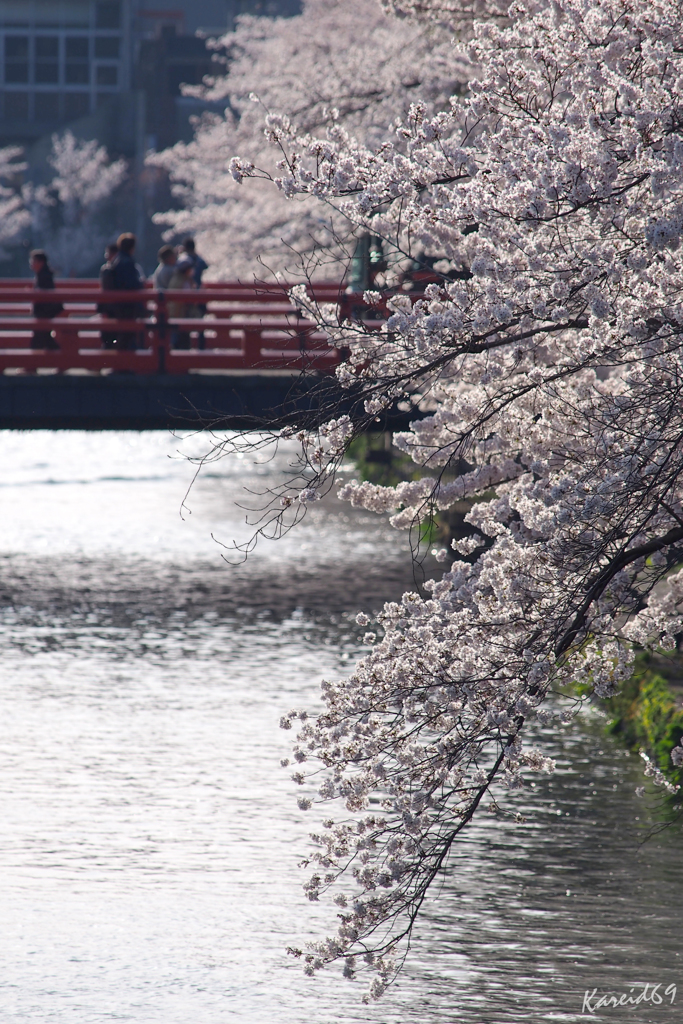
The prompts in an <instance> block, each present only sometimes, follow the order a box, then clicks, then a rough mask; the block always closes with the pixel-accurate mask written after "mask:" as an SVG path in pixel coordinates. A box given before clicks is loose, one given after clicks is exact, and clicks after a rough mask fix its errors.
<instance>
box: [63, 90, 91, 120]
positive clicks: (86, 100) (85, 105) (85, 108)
mask: <svg viewBox="0 0 683 1024" xmlns="http://www.w3.org/2000/svg"><path fill="white" fill-rule="evenodd" d="M89 113H90V93H88V92H66V93H64V116H65V117H66V119H67V121H71V120H73V119H74V118H76V117H85V115H86V114H89Z"/></svg>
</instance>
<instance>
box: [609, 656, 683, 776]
mask: <svg viewBox="0 0 683 1024" xmlns="http://www.w3.org/2000/svg"><path fill="white" fill-rule="evenodd" d="M681 672H682V666H681V663H680V660H679V659H678V658H675V659H670V660H669V659H665V658H663V657H659V656H656V655H650V654H644V653H641V654H639V655H638V656H637V658H636V670H635V672H634V673H633V675H632V676H631V678H630V679H629V680H628V682H627V683H625V684H624V686H623V687H622V689H621V691H620V692H619V693H618V694H617V695H616V696H615V697H610V698H609V700H606V701H605V702H604V703H605V707H606V709H607V713H608V714H609V716H610V718H611V722H610V725H609V731H610V732H611V733H612V734H614V735H616V736H618V737H619V738H620V739H621V741H622V742H623V743H624V744H625V745H626V746H627V747H629V748H630V749H631V750H644V751H645V753H647V754H649V756H650V757H651V759H652V761H653V762H654V763H655V764H656V765H657V767H659V768H661V770H662V771H663V772H664V773H665V775H666V777H667V778H668V779H669V780H670V781H671V782H674V783H678V784H679V785H683V770H682V769H680V768H674V766H673V765H672V764H671V751H672V750H673V748H674V747H675V746H676V745H677V744H678V742H679V740H680V739H681V737H682V736H683V707H682V706H681V696H683V690H682V689H681V688H680V678H681Z"/></svg>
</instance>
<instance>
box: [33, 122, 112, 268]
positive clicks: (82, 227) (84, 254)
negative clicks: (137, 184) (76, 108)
mask: <svg viewBox="0 0 683 1024" xmlns="http://www.w3.org/2000/svg"><path fill="white" fill-rule="evenodd" d="M48 163H49V164H50V165H51V167H53V168H54V170H55V172H56V173H55V175H54V177H53V178H52V180H51V181H50V183H49V185H46V186H45V185H40V186H37V187H35V188H33V189H32V190H31V195H30V201H29V207H30V211H31V222H32V224H31V227H32V238H33V241H34V243H35V244H37V245H39V246H40V247H41V248H44V249H45V250H46V251H47V252H48V254H49V256H50V260H51V262H52V264H53V266H54V267H55V269H56V270H57V271H58V272H59V273H60V274H62V275H64V276H65V277H73V276H75V275H77V274H79V273H83V272H84V271H87V270H90V269H91V268H92V266H93V264H94V263H96V262H97V260H98V257H99V256H100V254H101V252H102V248H103V246H104V243H105V242H106V241H107V238H108V232H107V231H106V230H105V229H104V228H103V226H102V214H103V211H104V208H105V207H106V205H107V203H108V202H109V201H110V199H111V197H112V196H113V194H114V192H115V191H116V189H117V188H118V187H119V185H120V184H121V183H122V181H123V180H124V178H125V176H126V161H125V160H124V159H123V158H120V159H118V160H114V161H110V159H109V155H108V153H107V149H106V147H105V146H100V145H99V144H98V143H97V142H96V141H94V140H91V141H83V140H82V139H77V138H76V137H75V136H74V134H73V132H71V131H69V130H67V131H66V132H64V134H63V135H57V134H55V135H53V136H52V152H51V154H50V156H49V157H48Z"/></svg>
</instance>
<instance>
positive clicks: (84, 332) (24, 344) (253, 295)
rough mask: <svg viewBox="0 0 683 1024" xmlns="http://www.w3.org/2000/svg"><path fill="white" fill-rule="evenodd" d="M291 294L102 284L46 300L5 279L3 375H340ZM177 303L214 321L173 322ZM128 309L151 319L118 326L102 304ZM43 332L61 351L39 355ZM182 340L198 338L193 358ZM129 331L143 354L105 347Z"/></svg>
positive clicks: (333, 354)
mask: <svg viewBox="0 0 683 1024" xmlns="http://www.w3.org/2000/svg"><path fill="white" fill-rule="evenodd" d="M287 287H288V286H287V285H281V286H277V287H270V286H265V285H243V284H240V283H234V284H233V283H219V284H213V283H212V284H207V285H206V286H205V287H202V289H201V291H191V292H190V291H166V292H157V291H154V290H153V289H152V288H151V287H146V288H145V289H143V290H141V291H136V292H119V291H117V292H103V291H101V290H100V287H99V282H97V281H89V280H88V281H85V280H77V281H73V280H71V281H58V282H56V287H55V290H54V291H37V290H35V289H34V288H33V285H32V283H31V282H30V281H26V280H20V279H14V280H10V279H4V280H0V372H3V373H8V372H9V373H12V372H14V373H17V372H18V373H21V372H24V373H33V372H39V371H48V372H49V371H52V372H55V371H57V372H59V373H63V372H65V371H68V370H76V371H78V370H80V371H81V372H82V371H90V372H94V373H97V372H103V371H104V372H111V371H116V370H119V371H126V372H134V373H158V372H162V373H172V374H186V373H196V372H201V371H205V372H211V371H213V372H216V371H219V372H220V371H227V370H251V371H253V372H259V371H273V370H286V371H290V372H296V371H302V370H315V371H318V372H322V373H330V372H333V371H334V368H335V366H336V365H337V364H338V363H339V362H340V360H341V358H342V354H341V353H340V351H339V350H338V349H336V348H333V347H331V346H330V345H329V343H328V339H327V337H326V336H325V335H324V334H323V333H322V332H320V331H319V330H318V328H317V326H316V324H315V323H313V322H312V321H311V320H308V319H307V318H306V317H305V316H303V315H301V314H300V313H299V312H297V310H295V309H294V308H293V307H292V305H291V303H290V302H289V300H288V298H287V294H286V292H287ZM309 294H311V295H312V296H313V297H314V298H315V299H316V300H317V301H318V302H326V303H328V302H329V303H337V304H339V305H340V306H345V305H346V304H347V303H348V301H349V300H348V297H347V296H346V295H345V294H344V293H343V291H342V288H341V286H340V285H339V284H316V285H314V286H312V287H311V288H309ZM52 302H61V303H62V304H63V306H64V312H63V313H60V314H59V316H57V317H54V318H53V319H51V320H44V319H37V318H35V317H34V316H33V315H32V309H33V303H52ZM173 302H180V303H183V304H192V305H195V304H201V305H205V306H206V309H207V312H206V315H205V316H204V317H202V318H201V319H199V318H195V317H192V318H189V317H181V318H178V317H170V316H169V315H168V306H169V303H173ZM121 303H135V304H136V305H138V306H140V305H142V306H143V307H144V314H145V315H144V316H140V317H136V318H131V319H117V318H111V317H108V316H105V315H103V314H101V313H98V312H97V307H98V305H99V304H102V305H105V306H107V305H109V306H115V305H118V304H121ZM41 331H46V332H52V334H53V338H54V341H53V344H54V343H56V345H57V346H58V347H57V348H55V349H51V348H42V349H41V348H36V347H34V343H33V333H34V332H41ZM178 331H179V332H182V333H183V334H184V335H185V336H187V335H188V334H189V336H190V348H189V349H178V348H174V347H173V346H172V338H173V336H174V333H175V332H178ZM123 332H126V333H128V334H132V335H135V339H136V346H137V347H136V348H135V350H133V351H125V350H124V351H121V350H119V349H118V348H116V347H115V348H105V347H103V338H102V335H103V333H104V335H105V337H106V336H107V334H109V335H116V334H121V333H123Z"/></svg>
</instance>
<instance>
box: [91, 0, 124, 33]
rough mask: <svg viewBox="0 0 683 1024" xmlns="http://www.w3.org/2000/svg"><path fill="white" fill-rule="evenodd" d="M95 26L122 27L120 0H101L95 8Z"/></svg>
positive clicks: (105, 27)
mask: <svg viewBox="0 0 683 1024" xmlns="http://www.w3.org/2000/svg"><path fill="white" fill-rule="evenodd" d="M95 28H104V29H107V28H108V29H113V28H121V4H120V2H119V0H99V3H98V4H97V7H96V9H95Z"/></svg>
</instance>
